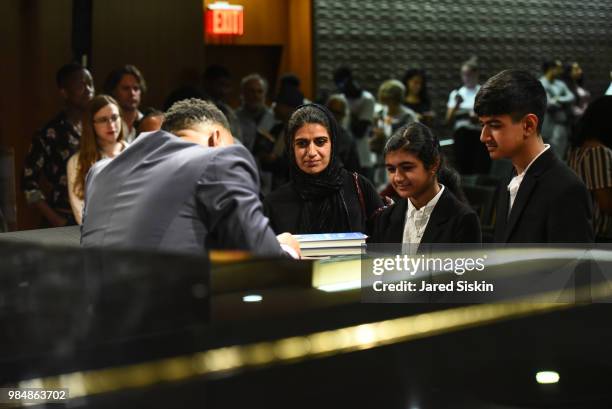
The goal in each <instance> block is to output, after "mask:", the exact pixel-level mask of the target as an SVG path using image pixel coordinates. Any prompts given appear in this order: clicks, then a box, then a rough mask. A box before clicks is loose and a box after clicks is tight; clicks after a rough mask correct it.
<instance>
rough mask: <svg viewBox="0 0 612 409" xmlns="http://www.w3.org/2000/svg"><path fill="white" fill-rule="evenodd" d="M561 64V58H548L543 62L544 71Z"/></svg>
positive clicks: (544, 72)
mask: <svg viewBox="0 0 612 409" xmlns="http://www.w3.org/2000/svg"><path fill="white" fill-rule="evenodd" d="M558 65H559V60H546V61H544V62H542V73H543V74H546V73H547V72H548V70H550V69H551V68H554V67H556V66H558Z"/></svg>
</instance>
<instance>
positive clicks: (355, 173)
mask: <svg viewBox="0 0 612 409" xmlns="http://www.w3.org/2000/svg"><path fill="white" fill-rule="evenodd" d="M353 180H354V181H355V189H356V190H357V196H358V197H359V204H360V205H361V214H363V216H364V218H365V219H366V220H367V219H368V214H367V213H366V205H365V200H364V198H363V192H362V191H361V186H360V185H359V175H358V174H357V172H353Z"/></svg>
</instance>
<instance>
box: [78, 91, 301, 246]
mask: <svg viewBox="0 0 612 409" xmlns="http://www.w3.org/2000/svg"><path fill="white" fill-rule="evenodd" d="M81 245H82V246H84V247H90V246H113V247H122V248H127V247H129V248H138V249H149V250H165V251H175V252H176V251H178V252H185V253H196V254H203V253H204V254H205V253H206V252H207V251H208V250H209V249H217V248H220V249H241V250H247V251H250V252H252V253H253V254H256V255H265V256H280V255H285V254H286V253H285V251H287V252H289V253H290V254H292V255H293V256H294V257H296V256H299V244H298V243H297V241H296V240H295V239H294V238H293V236H291V235H290V234H288V233H285V234H281V235H279V236H278V237H277V236H275V234H274V232H273V231H272V229H271V227H270V224H269V221H268V219H267V218H266V217H265V216H264V214H263V208H262V204H261V201H260V200H259V178H258V174H257V168H256V166H255V163H254V160H253V157H252V156H251V154H250V153H249V152H248V151H247V149H246V148H245V147H244V146H242V145H234V144H233V138H232V135H231V133H230V131H229V124H228V122H227V119H226V118H225V116H224V115H223V113H222V112H221V111H219V109H218V108H216V107H215V106H214V105H213V104H211V103H209V102H205V101H202V100H199V99H189V100H183V101H180V102H177V103H175V104H174V105H173V106H172V107H171V108H170V109H169V110H168V112H167V114H166V118H165V121H164V124H163V126H162V130H161V131H158V132H152V133H145V134H141V135H140V137H139V138H138V139H136V141H135V142H134V143H133V144H132V145H130V146H129V147H128V148H127V149H126V150H125V151H124V152H122V153H121V154H120V155H119V156H117V157H116V158H114V159H113V160H110V159H109V160H103V161H100V162H98V163H96V164H95V165H94V166H93V167H92V168H91V170H90V172H89V174H88V176H87V180H86V183H85V208H84V211H83V225H82V227H81Z"/></svg>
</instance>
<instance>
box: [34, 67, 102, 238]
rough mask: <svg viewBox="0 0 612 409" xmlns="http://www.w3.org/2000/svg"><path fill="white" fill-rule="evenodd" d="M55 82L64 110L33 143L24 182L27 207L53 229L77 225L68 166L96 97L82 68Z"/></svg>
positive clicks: (60, 75)
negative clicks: (43, 183) (46, 187)
mask: <svg viewBox="0 0 612 409" xmlns="http://www.w3.org/2000/svg"><path fill="white" fill-rule="evenodd" d="M56 81H57V86H58V88H59V92H60V95H61V97H62V99H63V100H64V108H63V110H62V111H61V112H60V113H59V114H58V115H57V116H56V117H55V118H53V119H52V120H51V121H49V122H48V123H47V124H46V125H45V126H44V127H43V128H42V129H41V130H40V131H38V132H37V133H36V135H35V136H34V138H33V139H32V146H31V147H30V151H29V153H28V156H27V157H26V159H25V169H24V175H23V182H22V186H23V190H24V193H25V196H26V201H27V203H28V204H29V205H32V206H34V207H36V208H37V209H38V210H40V212H41V213H42V214H43V216H44V217H45V219H46V220H47V224H48V225H50V226H53V227H58V226H66V225H71V224H76V223H75V220H74V217H73V216H72V211H71V209H70V203H69V201H68V187H67V186H68V183H67V177H66V163H67V162H68V159H69V158H70V156H72V155H73V154H74V153H75V152H77V151H78V150H79V139H80V136H81V118H82V116H83V113H84V112H85V110H86V108H87V104H88V103H89V101H91V99H92V97H93V94H94V86H93V79H92V77H91V74H90V73H89V71H88V70H87V69H86V68H84V67H82V66H81V65H79V64H76V63H71V64H67V65H64V66H63V67H62V68H60V69H59V70H58V72H57V76H56ZM43 176H44V179H45V180H46V182H47V184H48V185H50V189H49V191H48V195H46V194H44V193H43V190H42V186H41V178H42V177H43Z"/></svg>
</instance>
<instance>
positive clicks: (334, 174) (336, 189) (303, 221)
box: [286, 104, 351, 234]
mask: <svg viewBox="0 0 612 409" xmlns="http://www.w3.org/2000/svg"><path fill="white" fill-rule="evenodd" d="M313 110H316V111H313ZM308 111H310V112H312V113H313V115H316V116H319V117H320V116H321V115H317V114H321V113H322V114H323V118H325V122H327V123H326V124H321V125H323V126H324V127H325V128H326V129H328V131H329V138H330V142H331V153H330V160H329V164H328V165H327V167H326V168H325V169H324V170H323V171H322V172H320V173H318V174H316V175H311V174H308V173H306V172H304V171H302V170H301V169H300V168H299V167H298V166H297V162H296V158H295V151H294V143H293V140H294V137H295V133H296V132H297V131H298V130H299V129H300V128H301V127H302V126H304V125H306V124H309V123H319V124H320V122H321V121H317V120H314V118H313V115H308ZM317 111H318V112H317ZM309 119H310V120H309ZM288 128H289V129H288V131H287V132H286V135H287V144H286V147H287V153H288V155H289V164H290V167H289V172H290V174H289V176H290V178H291V182H292V183H293V186H294V188H295V189H296V191H297V192H298V194H299V195H300V197H301V198H302V199H303V200H304V206H302V210H301V214H300V218H299V233H302V234H303V233H339V232H348V231H351V225H350V221H349V215H348V209H347V206H346V202H345V199H344V194H343V191H342V186H343V184H344V180H345V178H346V175H347V172H346V170H345V169H344V167H343V166H342V163H341V162H340V161H339V160H338V158H337V157H336V141H337V137H338V124H337V122H336V119H335V118H334V116H333V115H332V113H331V112H330V111H329V110H328V109H327V108H326V107H324V106H322V105H319V104H306V105H302V106H300V107H298V108H297V110H296V111H295V112H294V113H293V115H292V116H291V119H290V120H289V124H288Z"/></svg>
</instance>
